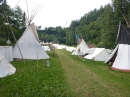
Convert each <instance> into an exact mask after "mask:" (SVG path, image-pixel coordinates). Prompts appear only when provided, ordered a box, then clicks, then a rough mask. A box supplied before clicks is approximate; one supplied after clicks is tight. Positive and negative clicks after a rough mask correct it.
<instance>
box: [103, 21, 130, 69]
mask: <svg viewBox="0 0 130 97" xmlns="http://www.w3.org/2000/svg"><path fill="white" fill-rule="evenodd" d="M117 42H118V45H117V46H116V48H115V49H114V51H113V52H112V54H111V55H110V56H109V57H108V59H107V60H106V61H105V63H109V62H112V63H113V64H112V67H111V68H112V69H113V70H120V71H125V72H130V28H126V27H124V26H123V25H122V24H121V23H119V29H118V35H117Z"/></svg>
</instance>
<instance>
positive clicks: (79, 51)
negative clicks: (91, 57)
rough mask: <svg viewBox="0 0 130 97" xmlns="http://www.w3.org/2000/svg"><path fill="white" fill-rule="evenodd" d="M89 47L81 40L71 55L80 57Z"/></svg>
mask: <svg viewBox="0 0 130 97" xmlns="http://www.w3.org/2000/svg"><path fill="white" fill-rule="evenodd" d="M88 49H89V47H88V46H87V44H86V43H85V41H84V39H81V41H80V43H79V44H78V46H77V47H76V48H75V50H74V51H73V52H72V55H82V53H83V52H84V51H86V50H88Z"/></svg>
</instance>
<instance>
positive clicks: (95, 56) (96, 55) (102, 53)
mask: <svg viewBox="0 0 130 97" xmlns="http://www.w3.org/2000/svg"><path fill="white" fill-rule="evenodd" d="M109 55H110V53H109V52H108V51H107V50H106V49H105V48H95V50H94V52H93V53H91V54H88V55H86V56H85V57H84V58H85V59H90V60H95V61H105V60H106V59H107V58H108V56H109Z"/></svg>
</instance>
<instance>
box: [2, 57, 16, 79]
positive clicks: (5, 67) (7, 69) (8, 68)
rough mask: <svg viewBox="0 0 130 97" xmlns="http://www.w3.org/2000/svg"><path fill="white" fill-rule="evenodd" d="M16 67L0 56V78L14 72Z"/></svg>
mask: <svg viewBox="0 0 130 97" xmlns="http://www.w3.org/2000/svg"><path fill="white" fill-rule="evenodd" d="M15 71H16V68H15V67H13V66H12V65H11V64H10V63H9V62H8V61H7V60H6V59H5V58H4V57H3V56H0V78H3V77H5V76H8V75H11V74H14V73H15Z"/></svg>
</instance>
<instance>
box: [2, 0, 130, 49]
mask: <svg viewBox="0 0 130 97" xmlns="http://www.w3.org/2000/svg"><path fill="white" fill-rule="evenodd" d="M1 2H3V0H0V4H1V5H0V45H7V40H8V39H9V40H11V42H12V44H14V43H16V42H15V40H14V37H13V34H12V31H13V32H14V35H15V37H16V39H17V40H18V39H19V38H20V36H21V35H22V33H23V32H24V30H25V28H26V25H25V23H24V22H23V14H22V10H21V9H20V7H19V6H17V7H16V8H15V9H11V8H10V6H8V5H7V2H6V0H4V2H3V3H1ZM7 18H8V20H7ZM8 21H9V25H5V23H7V22H8ZM119 21H121V23H122V24H123V25H125V26H126V27H130V1H129V0H112V4H107V5H106V6H101V7H100V8H99V9H94V10H91V11H90V12H88V13H85V14H84V15H83V16H82V17H81V18H80V19H79V20H73V21H72V22H71V24H70V26H69V27H67V28H62V27H60V26H58V27H48V28H45V29H44V30H41V29H40V28H41V26H38V27H37V32H38V34H39V38H40V40H41V41H44V42H53V43H57V42H58V43H62V44H66V45H76V44H77V40H76V35H78V37H79V38H83V39H84V40H85V41H86V43H87V44H95V45H96V46H97V47H105V48H110V49H111V48H114V47H115V46H116V37H117V33H118V26H119ZM10 27H11V28H12V31H11V29H10Z"/></svg>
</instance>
